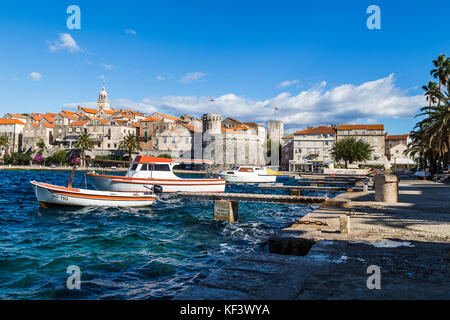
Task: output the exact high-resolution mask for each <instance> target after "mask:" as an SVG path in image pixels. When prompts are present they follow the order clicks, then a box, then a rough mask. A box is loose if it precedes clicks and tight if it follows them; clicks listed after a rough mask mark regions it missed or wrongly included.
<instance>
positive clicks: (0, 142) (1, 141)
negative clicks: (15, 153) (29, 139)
mask: <svg viewBox="0 0 450 320" xmlns="http://www.w3.org/2000/svg"><path fill="white" fill-rule="evenodd" d="M0 149H6V151H8V150H9V141H8V138H7V137H6V136H0ZM5 155H6V154H5Z"/></svg>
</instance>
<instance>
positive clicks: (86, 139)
mask: <svg viewBox="0 0 450 320" xmlns="http://www.w3.org/2000/svg"><path fill="white" fill-rule="evenodd" d="M74 146H75V148H79V149H81V155H82V157H83V163H84V165H85V166H86V150H87V151H89V150H92V146H93V142H92V140H91V134H90V133H87V132H83V133H82V134H81V135H80V137H79V138H78V141H77V142H76V143H75V145H74Z"/></svg>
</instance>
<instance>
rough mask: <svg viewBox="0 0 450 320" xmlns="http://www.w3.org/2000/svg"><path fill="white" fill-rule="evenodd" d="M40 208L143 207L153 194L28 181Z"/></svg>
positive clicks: (148, 204)
mask: <svg viewBox="0 0 450 320" xmlns="http://www.w3.org/2000/svg"><path fill="white" fill-rule="evenodd" d="M30 183H31V184H32V185H33V188H34V191H35V193H36V198H37V200H38V202H39V204H40V205H41V207H44V208H49V207H54V206H81V207H86V206H107V207H144V206H151V205H152V204H153V202H154V201H155V198H156V196H155V194H154V193H153V192H152V191H150V190H147V191H135V192H112V191H98V190H88V189H78V188H72V187H71V186H70V185H71V183H69V186H68V187H61V186H55V185H52V184H48V183H43V182H37V181H30Z"/></svg>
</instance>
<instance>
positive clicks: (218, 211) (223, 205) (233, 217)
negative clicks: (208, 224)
mask: <svg viewBox="0 0 450 320" xmlns="http://www.w3.org/2000/svg"><path fill="white" fill-rule="evenodd" d="M238 206H239V203H238V202H237V201H226V200H214V220H218V221H228V222H236V221H237V220H238Z"/></svg>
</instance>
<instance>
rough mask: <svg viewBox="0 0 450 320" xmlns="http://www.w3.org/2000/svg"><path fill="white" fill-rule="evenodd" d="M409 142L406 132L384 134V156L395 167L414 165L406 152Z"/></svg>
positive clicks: (412, 159)
mask: <svg viewBox="0 0 450 320" xmlns="http://www.w3.org/2000/svg"><path fill="white" fill-rule="evenodd" d="M409 142H411V139H410V138H409V135H408V134H402V135H388V136H386V148H385V149H386V157H387V158H388V160H389V162H390V164H391V165H392V166H394V167H395V168H407V167H412V166H414V165H415V161H414V158H413V157H412V156H411V155H410V154H409V153H408V152H407V149H408V143H409Z"/></svg>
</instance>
